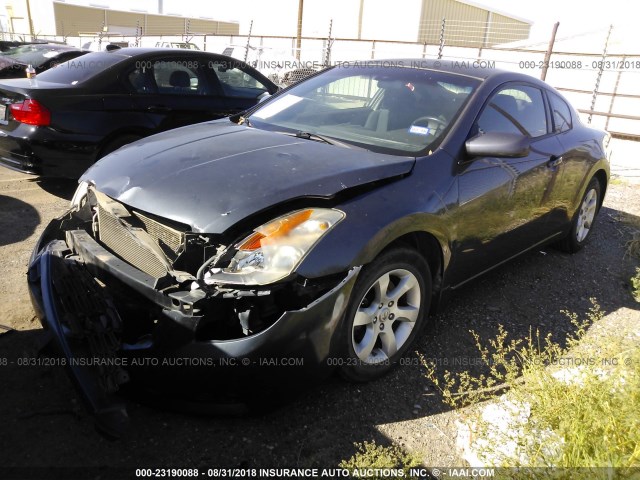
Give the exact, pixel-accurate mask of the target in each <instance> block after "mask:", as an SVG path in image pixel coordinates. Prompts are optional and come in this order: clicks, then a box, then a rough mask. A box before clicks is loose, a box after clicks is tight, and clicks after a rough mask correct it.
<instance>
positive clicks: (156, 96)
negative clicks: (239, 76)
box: [124, 55, 228, 131]
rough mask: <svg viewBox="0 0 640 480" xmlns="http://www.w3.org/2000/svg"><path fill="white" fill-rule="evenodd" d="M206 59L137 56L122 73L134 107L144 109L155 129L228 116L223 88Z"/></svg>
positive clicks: (165, 128)
mask: <svg viewBox="0 0 640 480" xmlns="http://www.w3.org/2000/svg"><path fill="white" fill-rule="evenodd" d="M210 78H211V77H210V75H209V74H208V65H207V62H206V61H205V60H199V59H198V58H196V57H186V56H169V55H168V56H166V57H163V58H158V57H155V58H153V59H152V60H145V59H138V60H137V61H136V62H135V66H134V68H132V69H130V70H129V71H128V72H126V73H125V79H124V80H125V83H127V84H128V87H129V89H130V90H131V91H132V92H133V98H132V99H133V106H134V109H135V110H138V111H140V112H145V113H146V114H147V116H148V117H149V119H150V123H151V125H152V126H153V128H154V130H156V131H161V130H168V129H171V128H176V127H182V126H185V125H190V124H193V123H199V122H204V121H207V120H213V119H216V118H221V117H223V116H225V115H227V114H228V113H227V106H226V103H225V99H224V96H223V94H222V91H221V89H220V87H219V85H217V84H216V83H214V82H212V81H211V79H210Z"/></svg>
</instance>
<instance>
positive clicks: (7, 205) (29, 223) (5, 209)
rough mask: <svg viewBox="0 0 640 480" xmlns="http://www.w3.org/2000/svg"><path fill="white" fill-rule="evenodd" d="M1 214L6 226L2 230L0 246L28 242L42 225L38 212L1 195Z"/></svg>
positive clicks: (15, 199) (14, 199)
mask: <svg viewBox="0 0 640 480" xmlns="http://www.w3.org/2000/svg"><path fill="white" fill-rule="evenodd" d="M0 212H2V216H3V219H2V224H3V226H4V228H3V229H2V230H0V246H4V245H11V244H12V243H18V242H21V241H23V240H26V239H27V238H29V237H30V236H31V235H32V234H33V232H34V231H35V229H36V228H37V227H38V225H40V215H39V214H38V211H37V210H36V209H35V208H33V207H32V206H31V205H29V204H28V203H25V202H23V201H22V200H18V199H17V198H13V197H8V196H5V195H0Z"/></svg>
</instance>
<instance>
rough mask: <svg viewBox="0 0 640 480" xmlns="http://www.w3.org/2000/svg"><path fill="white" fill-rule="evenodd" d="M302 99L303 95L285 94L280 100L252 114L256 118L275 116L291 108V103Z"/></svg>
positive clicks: (293, 103)
mask: <svg viewBox="0 0 640 480" xmlns="http://www.w3.org/2000/svg"><path fill="white" fill-rule="evenodd" d="M300 100H302V97H298V96H296V95H291V94H289V95H285V96H284V97H282V98H280V99H278V101H276V102H273V103H271V104H269V105H267V106H266V107H264V108H261V109H260V110H258V111H257V112H256V113H254V114H253V115H252V116H253V117H256V118H262V119H267V118H270V117H273V116H274V115H277V114H278V113H280V112H281V111H283V110H285V109H287V108H289V107H290V106H291V105H295V104H296V103H298V102H299V101H300Z"/></svg>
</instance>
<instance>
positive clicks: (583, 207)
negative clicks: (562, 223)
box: [558, 178, 602, 253]
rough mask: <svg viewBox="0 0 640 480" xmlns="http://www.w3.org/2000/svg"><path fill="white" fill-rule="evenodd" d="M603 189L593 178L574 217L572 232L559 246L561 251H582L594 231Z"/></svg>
mask: <svg viewBox="0 0 640 480" xmlns="http://www.w3.org/2000/svg"><path fill="white" fill-rule="evenodd" d="M601 192H602V187H601V186H600V182H599V181H598V179H597V178H592V179H591V182H589V186H587V190H586V192H585V194H584V196H583V197H582V201H581V202H580V208H579V209H578V211H577V212H576V214H575V215H574V216H573V220H572V222H571V231H570V232H569V234H568V235H567V236H566V237H565V238H563V239H562V240H561V241H560V242H559V243H558V246H559V248H560V249H561V250H563V251H565V252H569V253H575V252H577V251H578V250H580V249H581V248H582V247H583V246H584V244H585V243H586V242H587V239H588V238H589V236H590V235H591V231H592V230H593V224H594V223H595V221H596V215H597V214H598V209H599V208H600V203H601V195H602V194H601Z"/></svg>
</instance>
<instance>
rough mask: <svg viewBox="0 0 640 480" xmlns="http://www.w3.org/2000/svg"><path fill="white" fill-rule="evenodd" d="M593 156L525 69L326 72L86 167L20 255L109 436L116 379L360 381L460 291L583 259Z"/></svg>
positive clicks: (591, 206) (250, 385)
mask: <svg viewBox="0 0 640 480" xmlns="http://www.w3.org/2000/svg"><path fill="white" fill-rule="evenodd" d="M607 141H608V136H607V134H606V133H605V132H601V131H598V130H594V129H591V128H588V127H587V126H584V125H582V124H581V123H580V120H579V119H578V116H577V114H576V112H575V111H574V110H573V108H571V107H570V106H569V104H568V103H567V102H566V101H565V100H564V99H563V98H562V97H561V96H560V95H559V94H558V93H557V92H556V91H555V90H553V89H552V88H551V87H549V86H548V85H546V84H545V83H544V82H541V81H538V80H536V79H533V78H531V77H528V76H525V75H519V74H515V73H509V72H501V71H497V70H481V69H478V70H472V71H469V70H464V71H459V67H456V66H455V65H448V64H447V62H439V63H438V65H437V66H435V65H433V64H432V63H431V62H428V61H423V60H420V61H415V62H414V61H408V60H407V61H397V62H395V63H394V64H390V63H389V62H384V63H381V64H376V63H375V62H374V63H368V64H366V65H358V64H353V65H343V66H342V67H341V68H333V69H329V70H326V71H324V72H322V73H320V74H318V75H315V76H313V77H311V78H309V79H306V80H304V81H302V82H301V83H299V84H297V85H295V86H294V87H292V88H290V89H287V90H284V91H282V92H280V93H278V94H277V95H274V96H273V97H272V98H271V99H269V100H268V101H266V102H264V103H263V104H261V105H259V106H258V107H256V108H254V109H253V110H252V111H249V112H246V113H245V114H244V115H243V116H236V117H231V118H229V119H224V120H217V121H213V122H209V123H203V124H199V125H193V126H189V127H185V128H181V129H177V130H173V131H168V132H165V133H162V134H159V135H155V136H152V137H149V138H146V139H144V140H141V141H138V142H136V143H133V144H130V145H128V146H126V147H123V148H121V149H120V150H118V151H116V152H114V153H113V154H111V155H109V156H108V157H106V158H105V159H103V160H101V161H100V162H98V163H97V164H95V165H94V166H93V167H91V168H90V169H89V170H88V171H87V172H86V173H85V174H84V175H83V177H82V178H81V181H80V185H79V187H78V190H77V191H76V193H75V195H74V197H73V200H72V202H71V208H70V210H69V211H68V212H67V213H66V214H65V215H63V216H62V217H60V218H59V219H57V220H55V221H53V222H52V223H51V224H50V225H49V226H48V227H47V229H46V231H45V232H44V234H43V235H42V238H41V239H40V241H39V243H38V245H36V247H35V250H34V253H33V257H32V259H31V263H30V268H29V283H30V289H31V293H32V299H33V303H34V306H35V309H36V311H37V312H38V315H39V317H40V318H41V320H42V323H43V325H44V326H45V328H46V329H47V331H48V332H49V334H50V335H51V338H52V340H53V343H54V344H55V345H56V346H57V347H58V349H59V350H61V351H62V353H63V354H64V355H65V357H66V358H67V359H69V363H68V366H69V371H70V373H71V374H72V378H73V379H74V380H75V381H76V383H77V385H78V387H79V390H80V391H81V392H82V395H83V398H84V399H85V401H86V403H87V404H88V405H89V407H90V409H91V410H92V412H94V413H95V415H96V418H97V419H98V424H99V426H100V427H101V428H102V429H103V430H105V431H107V432H109V433H112V434H114V435H115V434H118V433H119V432H120V431H121V430H122V428H123V425H124V424H125V423H126V411H125V410H124V406H123V404H122V401H121V400H120V399H119V397H118V396H114V393H115V392H116V391H117V390H118V389H119V388H120V387H121V386H122V385H126V384H136V385H144V386H145V388H147V389H149V390H151V391H152V392H156V394H157V395H159V396H163V395H167V394H168V393H171V394H175V393H179V394H180V395H185V396H190V397H191V398H193V399H198V398H205V397H204V396H203V395H206V394H210V393H212V392H213V393H214V394H215V393H223V392H229V391H241V392H245V393H244V394H245V395H252V393H251V392H255V391H256V389H257V388H258V387H259V386H260V385H269V384H270V383H271V382H272V381H273V380H272V379H273V378H274V377H277V376H279V377H280V378H284V379H285V381H286V382H287V383H288V384H289V385H293V382H295V381H296V380H300V381H302V380H306V379H309V378H315V377H316V374H317V375H322V374H324V373H327V372H330V371H332V370H335V368H336V367H337V368H339V370H340V372H341V373H342V375H343V376H345V377H346V378H348V379H351V380H355V381H366V380H371V379H374V378H377V377H379V376H381V375H383V374H384V373H386V372H387V371H388V370H389V369H390V368H392V367H393V366H394V365H395V364H396V363H398V360H399V359H400V358H401V356H403V355H404V354H405V353H406V352H407V350H408V349H409V348H410V346H411V344H412V342H413V341H414V339H415V338H416V336H417V335H419V333H420V331H421V330H422V329H423V327H424V326H425V323H426V319H427V317H428V314H429V312H430V311H433V310H434V309H436V308H437V306H438V305H439V304H440V303H441V302H442V300H443V299H444V298H445V297H446V296H447V294H448V293H450V292H451V291H453V290H455V288H457V287H459V286H460V285H462V284H464V283H465V282H467V281H469V280H471V279H473V278H475V277H477V276H478V275H480V274H482V273H484V272H486V271H488V270H490V269H491V268H493V267H495V266H497V265H499V264H501V263H503V262H505V261H507V260H508V259H510V258H513V257H514V256H516V255H518V254H520V253H522V252H524V251H527V250H529V249H531V248H534V247H539V246H541V245H543V244H547V243H556V244H558V245H559V246H560V247H561V248H563V249H564V250H566V251H569V252H575V251H578V250H579V249H580V248H582V246H583V245H585V243H586V242H587V241H588V238H589V235H590V233H591V231H592V227H593V224H594V221H595V219H596V215H597V212H598V210H599V208H600V206H601V204H602V200H603V197H604V193H605V191H606V188H607V183H608V180H609V164H608V158H607V152H606V142H607ZM79 359H94V360H95V359H98V361H95V362H81V361H78V360H79ZM207 392H208V393H207ZM253 395H255V393H253Z"/></svg>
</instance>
